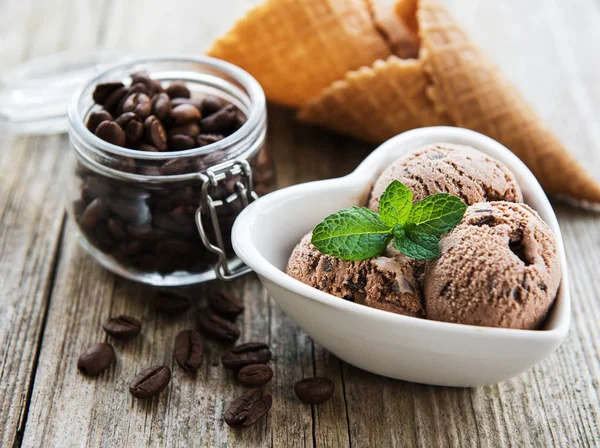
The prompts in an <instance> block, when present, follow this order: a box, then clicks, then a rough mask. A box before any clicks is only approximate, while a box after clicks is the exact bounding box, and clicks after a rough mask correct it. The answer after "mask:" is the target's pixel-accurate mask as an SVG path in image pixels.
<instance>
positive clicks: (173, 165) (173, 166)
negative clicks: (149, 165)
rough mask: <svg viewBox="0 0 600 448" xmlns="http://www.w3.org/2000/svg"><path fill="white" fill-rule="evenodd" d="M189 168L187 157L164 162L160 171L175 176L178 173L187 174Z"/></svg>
mask: <svg viewBox="0 0 600 448" xmlns="http://www.w3.org/2000/svg"><path fill="white" fill-rule="evenodd" d="M188 169H189V161H188V160H187V159H171V160H169V161H168V162H165V163H163V165H162V166H161V167H160V173H161V174H163V175H165V176H174V175H176V174H185V173H186V172H187V171H188Z"/></svg>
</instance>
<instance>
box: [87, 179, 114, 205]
mask: <svg viewBox="0 0 600 448" xmlns="http://www.w3.org/2000/svg"><path fill="white" fill-rule="evenodd" d="M82 190H83V196H84V197H85V198H86V199H88V200H90V201H92V200H94V199H96V198H106V197H108V196H109V195H110V194H111V192H112V190H113V189H112V188H111V186H110V185H108V184H107V183H106V180H105V179H104V178H99V177H96V176H89V177H88V178H87V179H86V180H85V184H84V185H83V187H82Z"/></svg>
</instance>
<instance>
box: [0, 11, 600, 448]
mask: <svg viewBox="0 0 600 448" xmlns="http://www.w3.org/2000/svg"><path fill="white" fill-rule="evenodd" d="M256 3H257V1H256V0H221V1H219V2H209V1H205V0H201V1H191V0H172V1H169V2H166V1H164V0H151V1H148V0H144V1H142V0H128V1H124V0H96V1H91V0H55V1H51V2H49V1H43V0H0V69H6V68H9V67H11V66H13V65H16V64H18V63H21V62H24V61H26V60H28V59H31V58H35V57H38V56H44V55H47V54H51V53H53V52H56V51H67V50H87V51H95V50H94V49H95V48H97V47H106V48H112V49H119V50H121V51H123V52H124V53H137V54H140V53H143V54H164V53H167V52H169V53H200V52H202V50H203V49H204V48H206V47H207V45H208V44H209V43H210V41H211V39H213V38H214V37H215V36H216V35H218V34H219V33H221V32H223V31H225V30H226V29H227V28H228V27H229V26H230V25H231V23H232V22H233V21H234V20H235V18H236V17H240V16H241V15H242V14H243V12H244V10H246V9H247V8H248V7H250V6H251V5H252V4H256ZM446 4H447V5H448V6H449V7H450V9H451V10H452V11H453V12H454V13H455V15H456V16H457V17H458V18H459V20H460V21H461V22H462V23H463V24H464V26H465V27H466V28H467V29H468V30H469V31H470V32H471V33H472V34H473V35H474V36H475V38H476V39H477V40H478V42H479V43H480V45H481V46H482V47H483V48H484V49H485V50H487V51H488V53H489V54H490V56H491V57H492V58H493V59H495V60H496V61H497V62H498V64H499V65H500V66H501V67H502V68H503V70H505V72H506V73H507V74H508V76H509V77H510V78H511V79H512V80H513V81H514V82H515V83H516V84H517V85H518V86H519V87H520V88H521V90H522V91H523V92H524V95H525V96H526V98H527V99H528V100H529V101H531V102H532V103H533V104H534V106H535V107H536V109H537V110H538V111H539V112H540V114H541V115H542V116H543V117H544V119H545V120H547V121H548V122H549V124H550V125H551V126H552V128H553V129H554V130H555V132H556V133H557V134H558V135H559V136H560V137H561V138H562V139H563V140H564V141H565V142H566V143H567V144H568V146H569V147H570V149H571V150H572V151H573V152H574V153H575V154H576V155H577V156H578V158H579V159H580V160H581V161H582V162H584V164H585V165H586V166H587V168H588V169H589V170H590V171H592V172H593V174H594V175H595V176H596V177H597V178H600V126H599V125H598V120H599V119H600V83H599V82H598V79H600V58H599V57H598V44H600V26H599V25H600V3H599V2H598V1H597V0H577V1H574V2H563V1H561V0H529V1H527V2H523V1H520V0H507V1H504V2H489V1H485V0H452V1H450V0H447V1H446ZM268 144H269V147H270V149H271V151H272V153H273V154H274V157H275V161H276V164H277V169H278V175H279V179H278V187H283V186H287V185H291V184H294V183H298V182H304V181H308V180H313V179H321V178H328V177H336V176H340V175H343V174H346V173H348V172H350V171H351V170H352V169H353V168H354V167H355V166H356V165H357V164H358V163H359V162H360V161H361V160H362V159H363V158H364V157H365V156H366V155H367V154H368V153H369V151H371V150H372V149H373V148H372V147H371V146H369V145H367V144H364V143H361V142H357V141H354V140H351V139H347V138H344V137H340V136H337V135H334V134H332V133H329V132H326V131H321V130H318V129H314V128H310V127H307V126H304V125H301V124H299V123H297V122H295V121H294V114H293V112H292V111H290V110H287V109H284V108H281V107H270V108H269V137H268ZM67 157H69V147H68V139H67V137H66V136H64V135H63V136H49V137H48V136H47V137H33V136H30V137H15V136H11V135H8V134H6V133H0V254H1V255H0V353H1V357H0V446H2V447H12V446H17V447H18V446H24V447H82V446H93V447H96V446H102V447H121V446H122V447H134V446H135V447H146V446H156V447H171V446H173V447H178V446H181V447H187V446H206V447H221V446H248V447H255V446H273V447H295V446H310V447H317V446H318V447H321V446H323V447H351V446H352V447H388V446H399V447H404V446H422V447H429V446H457V447H463V446H466V447H470V446H472V447H478V446H489V447H500V446H517V447H521V446H532V447H542V446H543V447H546V446H565V447H571V446H583V447H594V446H600V356H599V352H600V300H599V299H600V278H599V275H598V266H600V216H599V215H598V214H594V213H590V212H585V211H581V210H577V209H574V208H571V207H569V206H567V205H563V204H559V203H556V204H555V208H556V211H557V214H558V217H559V221H560V225H561V227H562V230H563V233H564V239H565V245H566V249H567V257H568V262H569V264H570V268H571V276H572V295H573V321H572V328H571V331H570V334H569V337H568V339H567V341H566V342H565V343H564V344H563V345H562V347H561V348H560V349H559V350H558V351H557V352H556V353H554V354H553V355H552V356H551V357H549V358H548V359H546V360H545V361H543V362H542V363H541V364H539V365H538V366H536V367H535V368H533V369H531V370H530V371H528V372H526V373H524V374H522V375H520V376H518V377H517V378H514V379H512V380H510V381H506V382H504V383H501V384H498V385H495V386H488V387H484V388H477V389H452V388H442V387H433V386H424V385H419V384H411V383H406V382H402V381H395V380H390V379H386V378H383V377H379V376H376V375H373V374H370V373H367V372H365V371H362V370H359V369H357V368H354V367H352V366H350V365H348V364H345V363H343V362H341V361H340V360H338V359H337V358H335V357H334V356H333V355H331V354H329V353H328V352H327V351H326V350H324V349H323V348H321V347H319V346H318V345H317V344H314V343H313V342H312V341H311V339H310V338H309V337H308V336H307V335H306V334H305V333H304V332H303V331H302V330H301V329H299V328H298V327H297V326H296V325H295V324H294V323H293V322H292V321H291V320H290V319H289V318H288V317H287V316H285V314H284V313H283V312H282V311H281V309H280V308H279V307H278V306H277V305H276V304H275V303H274V302H273V301H272V299H270V298H269V297H268V296H267V294H266V293H265V291H264V290H263V288H262V287H261V285H260V283H259V282H258V280H257V279H256V278H255V277H254V276H247V277H245V278H243V279H241V280H239V281H236V282H234V283H232V284H230V285H226V286H225V287H227V288H230V289H231V290H232V291H234V292H235V293H237V294H239V295H241V296H242V297H243V298H244V301H245V304H246V312H245V313H244V315H243V316H242V317H241V318H240V319H239V321H238V323H239V324H240V327H241V328H242V337H241V341H242V342H245V341H265V342H268V343H269V344H270V346H271V348H272V350H273V354H274V359H273V361H272V363H271V365H272V366H273V370H274V373H275V375H274V378H273V381H272V382H271V383H270V384H269V386H268V388H269V391H270V392H271V393H272V394H273V397H274V404H273V408H272V409H271V411H270V413H269V414H268V417H267V418H266V419H263V420H262V421H260V422H259V423H258V424H257V425H255V426H253V427H251V428H249V429H247V430H244V431H235V430H231V429H230V428H228V427H227V426H226V425H225V424H224V422H223V420H222V415H223V412H224V410H225V409H226V407H227V405H228V403H229V402H231V401H232V400H233V399H234V398H235V397H236V396H238V395H240V394H241V393H242V389H241V388H240V386H238V385H237V384H236V383H235V381H233V378H232V374H231V373H229V372H226V371H224V370H223V368H222V367H221V366H220V362H219V357H220V353H221V351H222V350H223V349H224V347H225V346H223V345H219V344H215V343H212V342H210V343H208V344H207V347H206V359H205V360H204V363H203V366H202V368H201V369H200V371H198V372H197V374H196V375H189V374H186V373H184V372H183V371H182V370H181V369H179V368H178V366H177V365H176V364H175V363H174V362H173V357H172V351H173V342H174V337H175V335H176V333H177V332H178V331H180V330H181V329H185V328H193V327H194V326H195V323H194V312H189V313H187V314H185V315H184V316H180V317H176V318H173V317H167V316H165V315H164V314H161V313H160V312H158V311H157V310H156V309H155V308H154V307H153V306H152V305H151V304H150V303H149V301H148V299H149V298H150V297H151V296H152V294H153V293H154V290H153V289H152V288H149V287H145V286H141V285H139V284H135V283H132V282H129V281H126V280H123V279H121V278H118V277H116V276H114V275H113V274H111V273H109V272H108V271H106V270H104V269H102V268H101V267H99V266H98V265H97V264H96V263H95V262H94V261H93V260H92V259H91V257H90V256H88V255H87V254H86V253H85V252H84V251H83V250H82V249H81V248H80V247H79V246H78V244H77V241H76V237H75V231H74V228H73V226H72V225H71V224H69V223H68V220H67V219H66V217H65V214H64V211H63V209H62V197H61V195H62V193H63V188H62V179H63V178H64V176H65V175H66V173H65V172H64V171H65V170H64V168H63V167H64V166H65V164H64V161H65V160H66V158H67ZM558 174H560V173H558ZM216 287H219V288H222V287H224V285H221V284H217V283H213V284H208V285H202V286H198V287H193V288H187V289H186V290H185V293H186V294H188V295H189V296H190V297H192V298H193V300H194V305H195V308H198V307H200V308H202V307H204V306H205V297H206V295H207V293H208V292H209V291H210V290H211V289H212V288H216ZM120 313H126V314H130V315H133V316H136V317H139V318H141V319H142V320H143V326H144V327H143V331H142V335H141V336H140V337H138V338H136V339H134V340H133V341H130V342H124V343H115V344H114V346H115V349H116V351H117V358H118V360H117V363H116V365H115V366H113V367H111V368H110V369H108V370H107V371H106V372H104V373H103V374H102V375H100V376H99V377H98V378H97V379H90V378H86V377H83V376H82V375H80V374H79V373H78V372H77V369H76V366H75V364H76V359H77V357H78V356H79V354H80V352H81V351H82V350H83V349H84V348H85V347H87V346H88V345H91V344H93V343H95V342H98V341H103V340H105V339H106V336H105V334H104V332H103V331H102V328H101V323H102V322H103V321H104V320H105V319H106V318H107V317H109V316H111V315H116V314H120ZM357 337H359V335H357ZM159 363H160V364H166V365H169V366H171V368H172V370H173V379H172V381H171V383H170V385H169V387H168V389H167V391H166V392H165V393H163V394H161V395H160V396H159V397H158V398H157V399H154V400H150V401H146V402H143V401H138V400H135V399H133V398H132V397H131V396H130V394H129V392H128V383H129V381H130V379H131V378H132V377H133V376H134V375H135V373H136V372H138V371H139V370H141V369H142V368H144V367H146V366H149V365H152V364H159ZM314 374H317V375H325V376H328V377H330V378H331V379H332V380H333V381H334V382H335V385H336V392H335V395H334V397H333V399H332V400H331V401H329V402H328V403H326V404H324V405H321V406H316V407H311V406H306V405H303V404H301V403H300V402H299V401H298V400H297V399H296V398H295V396H294V393H293V390H292V387H293V384H294V383H295V382H296V381H297V380H299V379H301V378H303V377H306V376H311V375H314Z"/></svg>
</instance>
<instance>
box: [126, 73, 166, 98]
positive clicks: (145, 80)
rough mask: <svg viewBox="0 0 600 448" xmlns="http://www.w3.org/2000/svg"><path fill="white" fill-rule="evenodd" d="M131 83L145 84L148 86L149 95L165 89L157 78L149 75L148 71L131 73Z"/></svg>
mask: <svg viewBox="0 0 600 448" xmlns="http://www.w3.org/2000/svg"><path fill="white" fill-rule="evenodd" d="M131 83H132V84H137V83H142V84H144V85H145V86H146V87H147V88H148V95H149V96H153V95H155V94H157V93H160V92H162V91H163V90H164V89H163V88H162V86H161V85H160V82H159V81H156V80H154V79H152V78H150V76H148V74H147V73H143V72H139V73H133V74H132V75H131Z"/></svg>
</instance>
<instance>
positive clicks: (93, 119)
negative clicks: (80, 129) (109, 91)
mask: <svg viewBox="0 0 600 448" xmlns="http://www.w3.org/2000/svg"><path fill="white" fill-rule="evenodd" d="M103 121H112V115H111V114H109V113H108V112H106V111H105V110H98V111H94V112H92V113H91V114H90V116H89V117H88V121H87V128H88V129H89V130H90V131H92V132H96V129H97V128H98V125H99V124H100V123H102V122H103Z"/></svg>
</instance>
